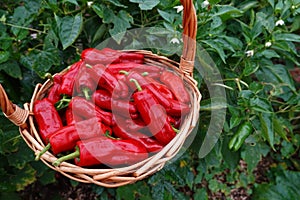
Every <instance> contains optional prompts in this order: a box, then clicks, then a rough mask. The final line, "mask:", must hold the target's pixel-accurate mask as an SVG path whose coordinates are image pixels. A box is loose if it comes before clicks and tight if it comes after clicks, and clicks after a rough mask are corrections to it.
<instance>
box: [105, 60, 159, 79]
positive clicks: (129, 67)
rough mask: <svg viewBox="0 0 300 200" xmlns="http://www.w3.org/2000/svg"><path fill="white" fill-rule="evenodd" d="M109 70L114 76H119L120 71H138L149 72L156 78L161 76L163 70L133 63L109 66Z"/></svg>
mask: <svg viewBox="0 0 300 200" xmlns="http://www.w3.org/2000/svg"><path fill="white" fill-rule="evenodd" d="M107 70H109V71H110V72H111V73H112V74H119V72H120V71H127V72H130V71H133V70H134V71H136V72H139V73H143V72H147V73H148V75H150V74H156V75H155V76H160V73H161V71H162V68H159V67H156V66H152V65H151V66H150V65H146V64H138V63H133V62H128V63H114V64H109V65H107Z"/></svg>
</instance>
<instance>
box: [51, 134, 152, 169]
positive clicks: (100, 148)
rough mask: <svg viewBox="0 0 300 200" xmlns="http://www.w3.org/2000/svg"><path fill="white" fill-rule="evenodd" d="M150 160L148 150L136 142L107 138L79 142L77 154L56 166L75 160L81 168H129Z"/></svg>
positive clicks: (59, 160) (63, 158) (71, 155)
mask: <svg viewBox="0 0 300 200" xmlns="http://www.w3.org/2000/svg"><path fill="white" fill-rule="evenodd" d="M146 158H148V152H147V150H146V148H145V147H144V146H143V145H142V144H141V143H139V142H137V141H135V140H117V139H111V138H107V137H103V138H102V137H101V138H92V139H88V140H81V141H78V142H77V144H76V147H75V152H73V153H71V154H69V155H66V156H64V157H61V158H59V159H57V160H56V161H55V162H53V165H54V166H58V165H60V163H61V162H63V161H66V160H70V159H75V160H74V161H75V164H76V165H78V166H81V167H88V166H94V165H101V164H104V165H107V166H109V167H116V166H127V165H132V164H135V163H137V162H139V161H142V160H145V159H146Z"/></svg>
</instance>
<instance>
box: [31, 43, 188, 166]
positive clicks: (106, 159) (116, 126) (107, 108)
mask: <svg viewBox="0 0 300 200" xmlns="http://www.w3.org/2000/svg"><path fill="white" fill-rule="evenodd" d="M189 104H190V96H189V93H188V92H187V90H186V88H185V86H184V83H183V81H182V79H181V78H180V77H179V76H178V75H177V74H176V73H174V72H171V71H170V70H168V69H164V68H163V67H158V66H155V65H149V64H145V63H144V55H143V54H139V53H134V52H122V51H117V50H113V49H109V48H104V49H102V50H98V49H93V48H89V49H85V50H84V51H83V52H82V54H81V59H80V61H78V62H76V63H74V64H73V65H72V66H70V67H69V69H68V70H67V71H66V72H65V73H63V74H56V75H54V77H53V86H52V87H51V89H50V90H49V92H48V95H47V97H45V98H43V99H41V100H37V101H36V102H35V103H34V116H35V121H36V124H37V126H38V128H39V133H40V137H41V138H42V140H43V142H44V143H45V145H46V147H45V148H44V149H43V150H42V151H41V152H40V153H39V154H38V155H37V157H36V158H37V159H39V157H40V156H41V155H42V154H43V153H45V152H46V151H48V150H51V152H52V153H53V154H54V155H57V156H58V157H59V158H58V160H56V161H55V162H54V163H53V164H54V165H56V166H57V165H59V164H60V163H61V162H62V161H65V160H70V159H73V162H74V163H75V164H76V165H78V166H94V165H101V164H104V165H107V166H110V167H115V166H126V165H131V164H134V163H137V162H139V161H141V160H144V159H146V158H147V157H149V155H151V154H154V153H156V152H158V151H160V150H161V149H162V148H163V147H164V146H165V145H167V144H168V143H169V142H170V141H171V140H172V139H173V138H174V137H175V136H176V134H177V132H178V129H179V128H180V124H181V122H182V119H183V118H184V116H186V115H187V114H188V113H189V112H190V105H189Z"/></svg>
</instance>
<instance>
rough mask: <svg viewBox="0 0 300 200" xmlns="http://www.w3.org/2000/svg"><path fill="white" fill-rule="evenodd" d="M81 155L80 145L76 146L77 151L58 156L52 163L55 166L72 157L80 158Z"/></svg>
mask: <svg viewBox="0 0 300 200" xmlns="http://www.w3.org/2000/svg"><path fill="white" fill-rule="evenodd" d="M79 156H80V149H79V147H77V146H76V147H75V151H74V152H73V153H70V154H68V155H65V156H63V157H60V158H58V159H57V160H56V161H54V162H53V163H52V165H54V166H55V167H57V166H59V165H60V164H61V163H62V162H64V161H67V160H71V159H75V158H79Z"/></svg>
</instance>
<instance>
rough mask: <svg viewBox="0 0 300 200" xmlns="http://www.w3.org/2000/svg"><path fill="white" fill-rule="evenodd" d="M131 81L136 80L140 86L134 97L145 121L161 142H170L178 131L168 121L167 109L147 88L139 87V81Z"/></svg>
mask: <svg viewBox="0 0 300 200" xmlns="http://www.w3.org/2000/svg"><path fill="white" fill-rule="evenodd" d="M131 81H133V82H135V83H136V85H137V87H138V91H136V92H135V93H134V94H133V95H132V97H133V99H134V102H135V104H136V106H137V109H138V111H139V113H140V115H141V117H142V119H143V121H144V122H145V123H146V125H147V126H148V128H149V130H150V131H151V133H152V134H153V136H154V137H155V138H156V139H157V140H158V141H159V142H160V143H161V144H163V145H166V144H168V143H169V142H170V141H171V140H172V139H173V138H174V137H175V136H176V132H175V131H174V129H173V127H172V126H171V125H170V123H169V122H168V121H167V118H168V117H167V114H166V112H165V109H164V108H163V107H162V106H161V105H160V104H159V102H158V101H157V100H156V99H155V98H154V96H153V94H152V93H151V92H150V91H149V90H148V89H147V88H146V89H142V88H139V86H138V82H137V81H135V80H134V79H131Z"/></svg>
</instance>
